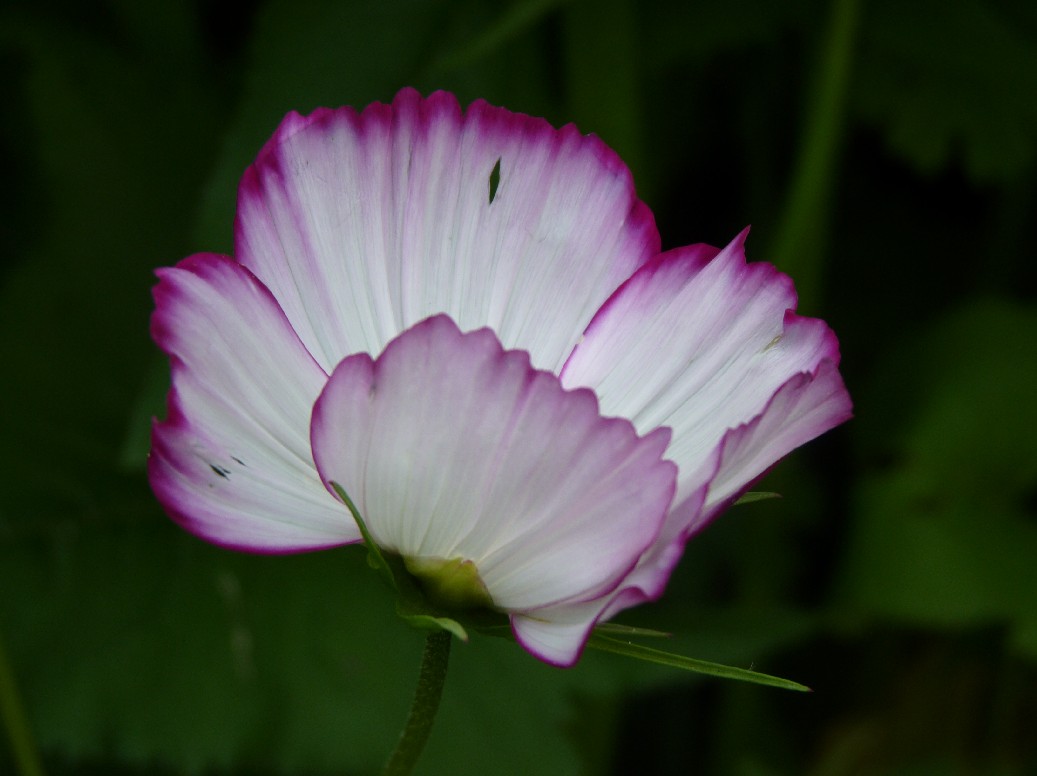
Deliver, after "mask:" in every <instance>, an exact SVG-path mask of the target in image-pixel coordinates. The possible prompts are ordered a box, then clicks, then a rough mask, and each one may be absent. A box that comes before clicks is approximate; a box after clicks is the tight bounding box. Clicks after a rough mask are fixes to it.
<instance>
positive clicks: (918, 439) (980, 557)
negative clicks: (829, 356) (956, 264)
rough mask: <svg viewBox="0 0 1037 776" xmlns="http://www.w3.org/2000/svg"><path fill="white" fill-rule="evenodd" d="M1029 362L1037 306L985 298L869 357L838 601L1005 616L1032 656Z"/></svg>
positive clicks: (1034, 416) (1034, 598) (959, 619)
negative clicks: (875, 358)
mask: <svg viewBox="0 0 1037 776" xmlns="http://www.w3.org/2000/svg"><path fill="white" fill-rule="evenodd" d="M1035 364H1037V309H1035V308H1033V307H1023V306H1019V305H1014V304H1008V303H1003V302H993V301H985V302H982V303H979V304H974V305H970V306H968V307H965V308H962V309H960V310H957V311H955V312H953V313H952V314H950V315H948V316H946V317H945V318H942V319H940V320H938V321H936V322H934V324H933V325H932V326H930V327H929V328H928V329H927V330H925V331H922V332H920V333H918V334H917V335H915V336H914V337H912V338H910V339H909V340H908V341H906V342H905V343H904V344H903V346H902V347H901V348H900V349H899V350H898V351H895V352H893V353H890V354H888V355H887V356H886V358H885V359H884V361H883V362H882V363H880V364H878V365H877V367H876V368H875V369H874V384H873V385H871V386H869V387H868V388H866V389H862V391H861V392H860V397H859V403H858V417H863V418H868V417H871V418H873V419H874V420H873V422H872V423H870V424H865V425H867V426H870V427H871V430H870V432H868V431H867V430H865V429H862V437H863V438H862V448H863V451H862V452H863V454H864V455H865V458H864V465H862V467H861V468H862V470H863V471H865V472H866V474H865V476H864V477H862V479H861V481H860V482H859V484H858V486H857V489H856V492H855V494H854V495H853V498H852V499H851V502H850V503H853V504H855V505H857V514H856V516H855V517H856V519H855V520H854V521H853V523H852V525H853V530H852V532H851V534H850V536H849V542H848V548H847V549H848V552H847V556H846V562H845V564H844V565H843V567H842V569H841V571H842V573H841V577H840V582H839V585H838V601H839V604H840V606H841V607H842V608H844V609H845V608H856V609H858V610H861V611H865V612H868V613H871V614H874V615H879V616H883V617H886V618H893V619H896V620H901V621H908V622H911V623H918V624H925V625H928V626H944V627H952V628H958V627H961V626H962V625H981V624H988V623H990V624H992V623H1006V624H1008V625H1009V626H1010V628H1011V636H1010V638H1011V639H1012V642H1013V643H1014V644H1015V646H1016V648H1017V649H1018V650H1019V651H1020V652H1022V653H1024V654H1028V655H1030V656H1031V657H1037V651H1034V649H1033V645H1034V641H1033V639H1032V636H1031V635H1030V634H1032V633H1034V632H1035V629H1037V566H1035V564H1034V562H1033V559H1034V558H1035V557H1037V525H1034V522H1033V519H1032V511H1031V510H1032V508H1033V507H1032V498H1033V493H1034V492H1037V437H1035V436H1034V433H1033V429H1035V428H1037V404H1035V402H1034V401H1033V397H1034V396H1037V370H1035V368H1034V365H1035ZM905 375H911V377H910V379H909V380H908V379H905ZM884 413H885V416H884ZM886 418H890V419H892V420H893V422H888V421H887V422H883V421H884V419H886ZM875 461H880V462H881V464H880V465H876V464H875V463H874V462H875ZM869 464H870V467H869Z"/></svg>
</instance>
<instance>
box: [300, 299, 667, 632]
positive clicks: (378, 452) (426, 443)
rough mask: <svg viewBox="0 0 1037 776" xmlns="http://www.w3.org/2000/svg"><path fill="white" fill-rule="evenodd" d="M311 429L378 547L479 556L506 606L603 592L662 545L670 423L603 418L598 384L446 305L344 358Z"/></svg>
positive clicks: (524, 608)
mask: <svg viewBox="0 0 1037 776" xmlns="http://www.w3.org/2000/svg"><path fill="white" fill-rule="evenodd" d="M311 438H312V443H313V452H314V458H315V460H316V462H317V468H318V470H319V471H320V474H321V477H322V478H323V480H324V481H325V483H327V484H328V487H329V489H330V487H331V485H330V483H331V482H336V483H338V484H339V485H340V486H342V488H343V489H344V490H345V491H346V492H347V493H348V494H349V495H350V498H351V499H352V500H353V501H354V503H355V504H356V506H357V508H358V509H359V510H360V513H361V514H362V515H363V517H364V519H365V521H366V522H367V523H368V527H369V528H370V531H371V534H372V537H373V538H374V540H375V541H376V542H377V543H378V544H379V545H380V546H382V547H384V548H386V549H388V550H390V551H392V552H396V553H398V554H400V555H403V556H404V557H411V558H441V559H446V560H451V559H455V558H460V559H464V560H470V561H472V562H473V563H474V564H475V566H476V568H477V569H478V572H479V575H480V577H481V579H482V581H483V582H484V584H485V585H486V588H487V590H488V591H489V594H490V596H491V597H492V599H493V601H494V604H495V605H496V606H497V607H498V608H500V609H501V610H504V611H508V612H519V613H522V614H528V615H529V616H531V617H539V616H541V613H542V611H543V607H549V606H552V605H558V604H562V603H568V602H581V601H587V600H591V599H594V598H596V597H603V596H607V594H608V593H609V592H610V591H611V590H613V589H614V588H615V587H616V586H617V585H618V584H619V583H620V582H621V581H622V579H623V577H624V576H625V575H626V574H627V573H628V572H629V571H630V569H631V568H632V567H633V566H634V564H635V563H636V562H637V559H638V557H639V556H640V555H641V553H642V552H643V551H644V550H645V549H646V548H647V547H649V546H651V545H652V543H653V542H654V540H655V538H656V536H657V534H658V532H659V528H660V526H661V524H662V521H663V518H664V516H665V514H666V512H667V509H668V507H669V505H670V501H671V499H672V496H673V490H674V487H675V476H676V468H675V467H674V466H673V464H672V463H670V462H669V461H665V460H663V459H662V457H661V456H662V452H663V450H664V449H665V447H666V444H667V443H668V441H669V432H668V431H667V430H666V429H658V430H656V431H654V432H653V433H651V434H649V435H648V436H646V437H638V436H637V434H636V432H635V431H634V428H633V426H632V425H631V424H630V423H629V422H628V421H625V420H621V419H616V418H612V419H606V418H602V417H601V416H600V414H599V413H598V406H597V401H596V399H595V397H594V395H593V394H592V393H591V392H590V391H586V390H578V391H566V390H564V389H563V388H562V387H561V384H560V383H559V381H558V378H557V377H556V376H554V375H553V374H551V373H549V372H541V371H537V370H534V369H532V368H531V367H530V364H529V356H528V354H526V353H524V352H521V351H505V350H503V349H502V347H501V345H500V343H499V341H498V340H497V338H496V337H495V336H494V334H493V332H491V331H490V330H488V329H481V330H478V331H475V332H471V333H468V334H462V333H461V332H460V330H459V329H458V327H457V325H456V324H455V323H454V322H453V321H451V320H450V319H449V318H447V317H445V316H436V317H433V318H430V319H428V320H426V321H424V322H422V323H420V324H418V325H417V326H415V327H413V328H411V329H409V330H408V331H407V332H405V333H404V334H403V335H401V336H400V337H398V338H397V339H395V340H393V341H392V342H391V343H390V344H389V346H388V347H387V348H386V350H385V352H384V353H383V354H382V355H381V356H380V357H379V358H378V359H377V361H373V360H372V359H371V358H370V357H368V356H367V355H364V354H360V355H356V356H351V357H349V358H347V359H345V360H344V361H342V363H341V364H340V365H339V366H338V367H337V368H336V369H335V371H334V373H333V374H332V376H331V378H330V379H329V380H328V384H327V386H326V387H325V389H324V391H323V392H322V393H321V396H320V398H319V399H318V400H317V404H316V406H315V408H314V413H313V425H312V435H311ZM606 604H607V600H606V599H605V598H602V600H601V602H600V603H599V604H598V606H597V609H596V610H595V611H591V612H590V613H588V614H587V615H586V616H585V617H584V621H585V622H587V623H593V621H594V619H595V617H596V616H597V614H598V613H599V612H600V610H601V609H602V608H603V607H604V606H605V605H606ZM588 627H589V626H588ZM581 643H582V642H581Z"/></svg>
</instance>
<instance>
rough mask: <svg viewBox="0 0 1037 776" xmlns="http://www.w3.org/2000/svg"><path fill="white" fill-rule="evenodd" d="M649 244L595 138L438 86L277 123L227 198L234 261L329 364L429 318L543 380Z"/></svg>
mask: <svg viewBox="0 0 1037 776" xmlns="http://www.w3.org/2000/svg"><path fill="white" fill-rule="evenodd" d="M498 164H499V171H500V177H499V185H498V187H497V190H496V194H495V196H494V198H493V201H492V202H491V201H490V176H491V173H492V172H493V171H494V168H495V166H496V165H498ZM657 250H658V235H657V232H656V230H655V225H654V221H653V219H652V216H651V213H650V212H649V211H648V209H647V208H646V207H645V206H644V205H643V204H642V203H641V202H640V201H639V200H638V199H637V198H636V197H635V195H634V189H633V183H632V181H631V178H630V173H629V172H628V170H627V168H626V167H625V166H624V165H623V164H622V162H621V161H620V160H619V158H618V157H617V156H616V155H615V154H614V153H613V152H612V151H610V150H609V149H608V148H607V147H606V146H605V145H604V144H603V143H602V142H601V141H600V140H598V139H597V138H595V137H593V136H582V135H580V134H579V132H578V131H577V130H576V129H575V128H574V127H572V126H567V127H565V128H563V129H561V130H555V129H552V128H551V127H550V126H549V125H548V124H547V123H546V122H545V121H543V120H542V119H534V118H530V117H528V116H523V115H519V114H514V113H510V112H508V111H505V110H503V109H500V108H494V107H491V106H489V105H486V104H485V103H483V102H476V103H475V104H473V105H472V106H471V107H470V108H469V109H468V110H467V112H466V113H464V114H462V113H461V110H460V108H459V106H458V104H457V102H456V100H455V98H454V97H453V96H451V95H448V94H444V93H441V92H440V93H436V94H433V95H432V96H430V97H429V98H428V99H422V98H421V97H420V96H419V95H418V94H417V93H416V92H414V91H413V90H409V89H408V90H404V91H402V92H400V93H399V95H397V97H396V99H395V100H394V102H393V104H392V105H380V104H375V105H372V106H370V107H369V108H367V109H366V110H365V111H364V112H363V113H362V114H359V115H358V114H357V113H356V112H354V111H353V110H351V109H349V108H343V109H340V110H333V111H332V110H319V111H317V112H316V113H314V114H312V115H311V116H308V117H305V118H304V117H301V116H298V115H296V114H293V115H291V116H289V117H288V118H287V119H286V120H285V122H284V123H283V124H282V126H281V127H280V129H279V130H278V132H277V134H276V135H275V136H274V138H273V139H272V140H271V141H270V142H269V143H268V144H267V146H266V147H265V148H264V149H263V151H262V153H261V154H260V155H259V158H258V159H257V161H256V163H255V164H254V165H253V166H252V167H251V168H250V169H249V170H248V172H247V173H246V175H245V178H244V180H243V181H242V185H241V189H240V192H239V206H238V223H237V245H236V253H237V256H238V258H239V260H241V261H242V262H243V263H244V264H245V265H247V266H248V267H249V268H251V269H252V270H253V271H254V272H255V273H256V275H257V276H258V277H259V278H260V279H261V280H262V281H263V282H264V283H266V285H267V286H268V287H269V288H270V289H271V291H272V292H273V294H274V296H275V297H276V298H277V300H278V302H279V303H280V304H281V306H282V307H283V308H284V310H285V313H286V314H287V316H288V318H289V320H290V321H291V322H292V325H293V326H294V327H295V329H296V330H297V331H298V332H299V336H300V337H301V338H302V340H303V342H304V343H305V344H306V346H307V347H308V348H309V350H310V352H311V353H313V354H314V357H315V358H316V359H317V361H318V362H319V363H320V364H321V365H322V366H323V367H324V368H325V369H326V370H328V371H330V370H331V369H332V368H333V367H334V366H335V364H337V363H338V362H339V360H341V359H342V358H343V357H345V356H347V355H350V354H352V353H356V352H361V351H363V352H370V353H378V352H380V351H381V350H382V348H383V347H384V346H385V344H386V343H387V342H388V341H389V340H390V339H391V338H392V337H394V336H395V335H396V334H398V333H400V332H402V331H404V330H405V329H407V328H408V327H410V326H412V325H414V324H415V323H417V322H419V321H421V320H423V319H425V318H426V317H429V316H431V315H433V314H436V313H446V314H448V315H450V316H451V317H452V318H453V319H454V320H456V321H457V322H458V324H459V325H460V326H461V328H462V329H464V330H470V329H474V328H480V327H482V326H490V327H491V328H493V330H494V331H496V332H497V334H498V336H499V337H500V338H501V340H502V342H503V343H504V344H505V346H506V347H509V348H522V349H524V350H527V351H529V352H530V354H531V357H532V359H533V363H534V365H535V366H537V367H539V368H544V369H551V370H552V371H557V370H558V369H559V368H560V367H561V365H562V363H563V361H564V359H565V358H566V357H567V356H568V354H569V353H570V351H571V350H572V348H573V346H574V345H575V343H576V340H577V339H578V337H579V335H580V333H581V332H582V331H583V330H584V329H585V328H586V326H587V324H588V323H589V322H590V319H591V317H592V316H593V315H594V313H595V311H596V310H597V309H598V308H599V307H600V306H601V304H602V303H603V302H604V301H605V299H607V298H608V296H609V294H611V293H612V291H614V290H615V288H616V287H617V286H618V285H619V284H620V283H622V282H623V281H624V280H625V279H626V278H628V277H629V276H630V274H631V273H632V272H633V271H634V270H635V269H636V268H637V267H638V266H640V265H641V264H642V263H643V262H644V261H646V260H647V259H648V258H649V257H650V256H652V255H654V253H655V252H656V251H657Z"/></svg>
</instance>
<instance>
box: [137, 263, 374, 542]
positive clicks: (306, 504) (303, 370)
mask: <svg viewBox="0 0 1037 776" xmlns="http://www.w3.org/2000/svg"><path fill="white" fill-rule="evenodd" d="M158 276H159V278H160V282H159V284H158V286H156V288H155V292H154V293H155V304H156V308H155V312H154V315H153V316H152V321H151V332H152V336H153V337H154V339H155V341H156V342H157V343H158V344H159V346H160V347H161V348H162V349H163V350H164V351H165V352H166V353H167V354H169V356H170V358H171V361H172V375H173V387H172V390H171V391H170V393H169V402H168V403H169V408H168V417H167V418H166V420H164V421H161V422H156V423H155V425H154V428H153V431H152V449H151V456H150V458H149V460H148V475H149V478H150V480H151V486H152V488H153V490H154V491H155V495H156V496H157V497H158V499H159V501H160V502H161V503H162V505H163V506H164V507H165V509H166V511H167V512H169V514H170V515H171V516H172V517H173V518H174V519H176V520H177V521H178V522H179V523H180V524H181V525H183V526H184V527H185V528H187V529H188V530H189V531H191V532H193V533H195V534H198V535H199V536H202V537H203V538H205V539H208V540H209V541H211V542H214V543H216V544H221V545H225V546H231V547H236V548H239V549H244V550H249V551H252V552H289V551H294V550H304V549H316V548H319V547H328V546H333V545H338V544H344V543H348V542H353V541H357V540H358V539H359V533H358V531H357V529H356V526H355V524H354V523H353V520H352V519H350V517H349V515H348V513H344V512H343V510H342V506H341V504H339V503H338V502H337V501H335V499H334V498H332V497H331V496H330V495H329V494H328V493H327V492H326V491H325V490H324V488H323V486H322V483H321V482H320V480H319V478H318V477H317V471H316V469H315V467H314V464H313V459H312V456H311V454H310V445H309V433H308V432H309V418H310V413H311V410H312V408H313V402H314V401H315V400H316V398H317V395H318V393H319V392H320V390H321V388H322V387H323V385H324V383H325V381H326V380H327V375H326V374H325V373H324V371H323V370H322V369H321V368H320V367H319V366H318V365H317V364H316V363H315V362H314V361H313V359H312V358H311V357H310V355H309V353H307V351H306V349H305V348H304V347H303V345H302V343H301V342H300V341H299V338H298V337H297V336H296V335H295V333H294V332H293V331H292V328H291V326H290V325H289V323H288V320H287V319H286V318H285V317H284V314H283V313H282V312H281V310H280V308H279V307H278V306H277V303H276V302H275V301H274V299H273V297H272V296H271V295H270V293H269V291H267V289H266V288H265V287H264V286H263V285H262V284H261V283H260V282H259V281H258V280H256V278H255V277H253V276H252V274H251V273H250V272H249V271H248V270H247V269H245V268H244V267H242V266H241V265H239V264H237V263H235V262H233V261H231V260H230V259H227V258H224V257H221V256H214V255H211V254H201V255H197V256H192V257H190V258H188V259H185V260H184V261H182V262H181V263H180V264H178V265H177V266H176V267H173V268H170V269H161V270H159V271H158Z"/></svg>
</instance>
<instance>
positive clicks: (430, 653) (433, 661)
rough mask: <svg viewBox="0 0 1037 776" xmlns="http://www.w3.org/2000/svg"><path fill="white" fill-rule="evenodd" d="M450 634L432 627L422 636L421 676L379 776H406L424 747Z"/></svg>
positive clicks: (447, 659) (447, 656)
mask: <svg viewBox="0 0 1037 776" xmlns="http://www.w3.org/2000/svg"><path fill="white" fill-rule="evenodd" d="M450 639H451V636H450V634H449V633H447V632H446V631H444V630H436V631H433V632H432V633H430V634H429V635H428V637H427V638H426V639H425V653H424V654H423V655H422V657H421V675H420V676H419V677H418V687H417V689H416V690H415V691H414V703H412V704H411V708H410V715H409V716H408V717H407V724H406V725H405V726H404V728H403V732H402V733H401V734H400V740H399V741H398V742H397V744H396V749H395V750H394V751H393V753H392V754H391V755H390V756H389V761H388V762H387V763H386V765H385V769H384V770H383V771H382V776H407V774H409V773H410V772H411V771H412V770H413V769H414V764H415V763H417V761H418V757H420V756H421V750H422V749H424V748H425V742H426V741H427V740H428V737H429V733H431V732H432V723H433V722H434V721H435V719H436V711H437V710H438V709H439V700H440V698H442V697H443V682H444V681H445V680H446V670H447V665H448V664H449V662H450Z"/></svg>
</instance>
